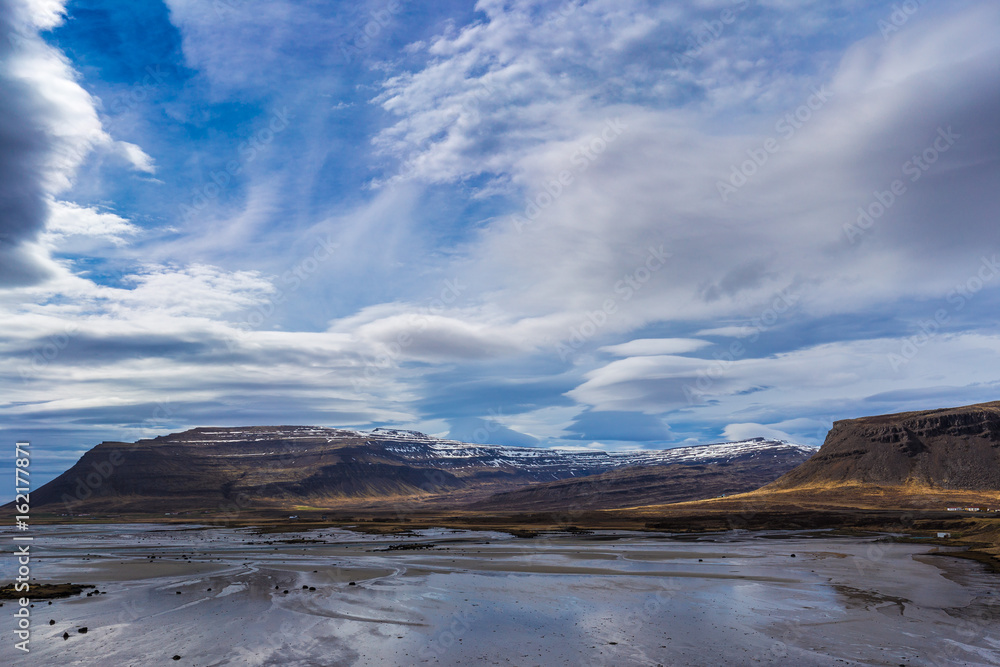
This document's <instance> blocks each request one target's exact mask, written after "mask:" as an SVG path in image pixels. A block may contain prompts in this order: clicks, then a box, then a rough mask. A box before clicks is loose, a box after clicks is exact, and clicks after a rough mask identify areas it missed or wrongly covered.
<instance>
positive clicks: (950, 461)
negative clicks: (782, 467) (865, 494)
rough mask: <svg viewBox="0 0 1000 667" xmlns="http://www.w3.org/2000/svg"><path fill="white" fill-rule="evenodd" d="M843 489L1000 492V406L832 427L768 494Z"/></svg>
mask: <svg viewBox="0 0 1000 667" xmlns="http://www.w3.org/2000/svg"><path fill="white" fill-rule="evenodd" d="M845 484H867V485H881V486H917V487H930V488H940V489H967V490H994V491H996V490H1000V402H992V403H980V404H977V405H969V406H965V407H961V408H948V409H942V410H926V411H923V412H904V413H900V414H893V415H880V416H877V417H863V418H860V419H846V420H842V421H838V422H834V424H833V428H832V429H830V433H829V434H827V437H826V441H825V442H824V443H823V446H822V448H820V450H819V452H818V453H817V454H816V455H815V456H813V457H812V458H811V459H809V461H807V462H806V463H804V464H803V465H801V466H800V467H798V468H796V469H795V470H793V471H791V472H789V473H787V474H785V475H784V476H782V477H781V478H780V479H778V480H776V481H775V482H774V483H772V484H770V485H769V486H768V487H767V489H769V490H781V489H792V488H798V487H820V486H838V485H845Z"/></svg>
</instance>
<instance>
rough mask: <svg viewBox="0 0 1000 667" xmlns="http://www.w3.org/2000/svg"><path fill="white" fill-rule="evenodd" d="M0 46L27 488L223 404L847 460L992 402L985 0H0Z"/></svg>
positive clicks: (992, 147)
mask: <svg viewBox="0 0 1000 667" xmlns="http://www.w3.org/2000/svg"><path fill="white" fill-rule="evenodd" d="M0 31H2V33H3V34H2V35H0V353H2V355H0V382H2V385H0V386H2V396H0V414H2V429H3V430H2V431H0V432H2V433H3V435H4V437H5V439H6V440H8V441H10V442H11V443H12V442H13V441H14V440H15V439H28V440H31V441H32V442H33V443H35V444H36V445H37V448H36V452H38V455H37V458H36V460H35V470H37V472H38V475H39V478H38V479H37V480H36V483H37V482H39V481H44V480H45V479H47V478H49V477H51V476H52V475H53V474H55V473H57V472H60V471H61V470H63V469H65V468H66V467H68V465H69V464H70V463H72V462H73V461H74V460H75V459H76V458H77V457H78V456H79V455H80V453H81V452H82V451H85V450H86V449H89V448H90V447H91V446H93V445H94V444H96V443H97V442H100V441H102V440H114V439H128V440H131V439H135V438H138V437H146V436H151V435H158V434H164V433H168V432H171V431H177V430H181V429H185V428H190V427H193V426H200V425H250V424H277V423H281V424H316V425H328V426H345V427H355V428H374V427H376V426H396V427H403V428H412V429H417V430H421V431H424V432H427V433H431V434H436V435H442V436H445V435H448V436H450V437H453V438H458V439H462V440H466V441H471V442H491V443H499V444H516V445H528V446H536V445H537V446H573V447H604V448H615V449H621V448H646V447H671V446H678V445H683V444H692V443H707V442H718V441H722V440H730V439H741V438H747V437H754V436H767V437H775V438H783V439H787V440H791V441H794V442H799V443H804V444H819V443H820V442H821V441H822V438H823V436H824V435H825V433H826V430H827V429H828V428H829V426H830V424H831V422H832V421H834V420H836V419H842V418H853V417H858V416H862V415H867V414H879V413H885V412H894V411H901V410H907V409H924V408H933V407H943V406H951V405H962V404H967V403H973V402H978V401H987V400H995V399H997V398H998V389H1000V377H998V375H997V371H998V369H1000V331H998V329H997V313H998V312H1000V310H998V308H1000V290H998V287H1000V263H998V262H1000V248H998V240H1000V239H998V235H1000V226H998V224H997V223H998V218H997V215H998V211H1000V163H998V156H1000V123H998V121H997V119H998V118H1000V42H998V41H997V35H1000V5H998V4H997V3H996V2H993V1H992V0H984V1H981V2H975V1H963V0H956V1H953V2H947V3H931V2H919V1H918V0H906V1H904V2H899V1H898V0H893V1H886V2H862V1H861V0H830V1H825V2H810V1H803V2H794V3H793V2H787V1H786V0H758V1H753V0H736V1H730V0H718V1H715V0H702V1H700V2H684V3H681V2H665V1H664V2H644V1H642V0H591V1H579V0H567V1H558V0H557V1H553V2H544V1H529V0H509V1H501V0H480V1H479V2H475V3H474V2H471V1H458V0H449V1H445V2H435V3H417V2H409V1H406V0H389V1H385V0H372V1H370V2H352V3H347V2H327V1H322V0H298V1H288V0H273V1H269V2H266V3H255V2H247V1H245V0H213V1H208V0H166V2H165V3H164V4H161V3H159V2H155V1H150V2H138V3H122V2H110V1H108V0H80V1H74V2H69V3H68V4H64V3H63V2H61V1H60V0H0ZM8 458H9V457H8ZM7 464H8V462H6V461H5V462H4V465H7Z"/></svg>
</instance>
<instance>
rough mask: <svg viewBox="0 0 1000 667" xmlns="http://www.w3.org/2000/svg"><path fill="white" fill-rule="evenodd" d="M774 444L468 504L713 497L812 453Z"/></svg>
mask: <svg viewBox="0 0 1000 667" xmlns="http://www.w3.org/2000/svg"><path fill="white" fill-rule="evenodd" d="M775 450H776V451H774V452H773V453H770V452H758V453H756V454H755V455H751V456H746V457H735V458H734V460H730V461H722V462H716V463H688V464H683V463H674V464H665V465H662V464H661V465H651V466H631V467H628V468H621V469H618V470H612V471H610V472H605V473H600V474H597V475H590V476H587V477H579V478H573V479H563V480H559V481H556V482H543V483H540V484H532V485H531V486H527V487H525V488H522V489H517V490H514V491H507V492H503V493H498V494H494V495H492V496H490V497H489V498H486V499H485V500H482V501H479V502H477V503H474V504H472V505H470V507H469V509H474V510H491V511H505V512H508V511H517V512H539V511H546V510H553V509H559V510H561V511H568V510H591V509H621V508H625V507H636V506H639V505H652V504H666V503H678V502H685V501H688V500H700V499H703V498H714V497H717V496H720V495H729V494H733V493H743V492H745V491H753V490H754V489H757V488H760V487H761V486H763V485H765V484H767V483H768V482H770V481H771V480H773V479H774V478H775V476H777V475H781V474H782V473H784V472H787V471H789V470H792V469H793V468H795V467H796V466H798V465H799V464H801V463H802V462H803V461H805V460H806V459H808V458H809V456H810V455H811V452H809V451H808V450H805V449H803V448H799V447H794V446H787V447H776V448H775Z"/></svg>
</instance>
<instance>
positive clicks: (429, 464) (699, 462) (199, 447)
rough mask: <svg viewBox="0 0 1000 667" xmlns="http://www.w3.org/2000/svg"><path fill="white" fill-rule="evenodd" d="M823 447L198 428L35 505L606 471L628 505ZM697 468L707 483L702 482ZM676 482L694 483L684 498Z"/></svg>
mask: <svg viewBox="0 0 1000 667" xmlns="http://www.w3.org/2000/svg"><path fill="white" fill-rule="evenodd" d="M814 451H815V448H809V447H802V446H799V445H791V444H788V443H783V442H776V441H767V440H762V439H755V440H748V441H743V442H737V443H720V444H713V445H704V446H697V447H683V448H677V449H668V450H655V451H654V450H640V451H629V452H603V451H591V450H566V449H542V448H534V447H504V446H497V445H475V444H468V443H462V442H457V441H453V440H442V439H438V438H434V437H431V436H427V435H424V434H422V433H418V432H415V431H401V430H394V429H375V430H374V431H370V432H362V431H353V430H345V429H331V428H318V427H309V426H254V427H243V428H197V429H193V430H190V431H185V432H183V433H176V434H171V435H167V436H161V437H157V438H153V439H149V440H140V441H138V442H136V443H124V442H103V443H101V444H100V445H98V446H97V447H94V448H93V449H91V450H90V451H89V452H87V453H86V454H84V456H83V457H82V458H81V459H80V460H79V461H78V462H77V463H76V464H75V465H74V466H73V467H72V468H70V469H69V470H67V471H66V472H65V473H63V474H62V475H60V476H59V477H57V478H56V479H54V480H52V481H51V482H49V483H48V484H46V485H45V486H43V487H41V488H40V489H38V490H37V491H35V492H33V493H32V506H33V507H34V508H36V509H41V511H51V512H57V513H63V512H70V513H88V512H104V511H127V512H177V511H191V510H196V509H198V510H203V511H218V510H225V509H227V508H229V509H231V508H233V507H234V506H235V507H237V508H252V509H280V508H294V507H302V506H308V507H314V508H330V509H335V508H345V507H372V508H378V507H382V508H391V507H392V506H394V504H398V503H400V502H407V503H414V502H417V503H420V504H422V505H424V506H427V507H437V508H446V507H450V508H457V507H462V506H467V505H468V504H469V503H476V502H480V501H483V500H485V499H487V498H489V497H490V496H494V497H495V502H496V503H500V502H501V499H502V497H496V496H495V494H498V493H503V492H507V491H514V490H517V489H524V488H526V487H530V486H532V485H538V484H544V483H546V482H553V481H559V480H567V479H574V478H576V479H587V478H590V477H592V476H594V475H602V474H610V473H615V474H616V475H615V476H612V477H611V478H608V494H607V498H608V499H609V502H612V503H613V504H614V506H621V505H620V503H621V502H625V501H623V500H622V499H623V498H626V497H627V494H628V493H634V494H637V495H636V498H637V499H640V497H641V499H643V502H645V500H646V499H649V498H660V499H668V498H675V497H682V498H683V499H685V500H690V499H693V498H705V497H709V496H712V495H716V494H717V493H718V492H719V490H720V489H726V490H728V491H729V492H732V491H734V490H735V489H745V488H752V487H754V486H759V485H760V484H763V483H766V482H769V481H771V480H774V479H776V478H777V477H778V476H780V475H781V474H782V473H784V472H786V471H787V470H789V469H791V468H792V467H794V466H795V465H798V464H799V463H801V462H802V461H804V460H805V459H807V458H808V457H809V456H810V455H811V454H812V453H813V452H814ZM645 470H649V471H651V472H649V473H648V475H647V474H646V473H644V472H643V471H645ZM644 475H645V476H644ZM699 476H700V477H701V479H702V480H705V481H706V485H705V486H704V488H702V487H701V485H700V484H698V483H697V482H695V481H694V480H695V478H697V477H699ZM708 480H712V482H711V483H708V482H707V481H708ZM602 483H603V482H602ZM674 484H683V485H684V488H685V489H686V491H685V492H684V493H680V494H679V495H678V491H677V490H676V489H672V488H671V487H672V485H674ZM577 488H584V486H581V487H577ZM591 489H593V487H592V486H591ZM629 489H631V491H629ZM723 492H726V491H723ZM558 493H560V492H559V491H557V492H556V495H555V496H553V501H555V502H558V501H559V496H558ZM623 494H625V495H623ZM510 502H514V501H513V500H511V501H510ZM518 502H520V501H518ZM532 502H534V501H532ZM658 502H666V501H665V500H658ZM535 504H536V506H537V503H535ZM594 504H595V506H596V505H600V502H597V503H594ZM496 506H498V507H501V506H502V505H496Z"/></svg>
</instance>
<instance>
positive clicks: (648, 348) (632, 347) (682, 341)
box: [601, 338, 710, 357]
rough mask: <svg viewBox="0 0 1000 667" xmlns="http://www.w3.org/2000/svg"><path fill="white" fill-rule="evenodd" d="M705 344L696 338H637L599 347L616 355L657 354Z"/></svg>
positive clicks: (685, 350)
mask: <svg viewBox="0 0 1000 667" xmlns="http://www.w3.org/2000/svg"><path fill="white" fill-rule="evenodd" d="M706 345H710V343H709V342H708V341H704V340H698V339H696V338H639V339H636V340H632V341H629V342H627V343H619V344H618V345H607V346H605V347H602V348H601V351H603V352H609V353H611V354H613V355H615V356H616V357H638V356H653V355H658V354H684V353H685V352H694V351H696V350H699V349H701V348H703V347H705V346H706Z"/></svg>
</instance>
